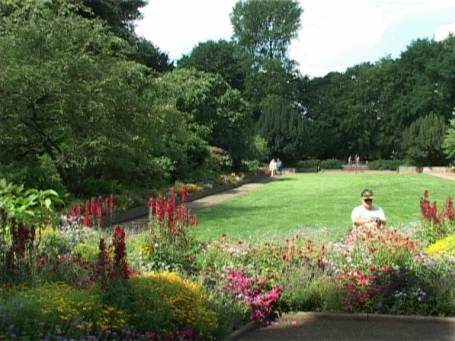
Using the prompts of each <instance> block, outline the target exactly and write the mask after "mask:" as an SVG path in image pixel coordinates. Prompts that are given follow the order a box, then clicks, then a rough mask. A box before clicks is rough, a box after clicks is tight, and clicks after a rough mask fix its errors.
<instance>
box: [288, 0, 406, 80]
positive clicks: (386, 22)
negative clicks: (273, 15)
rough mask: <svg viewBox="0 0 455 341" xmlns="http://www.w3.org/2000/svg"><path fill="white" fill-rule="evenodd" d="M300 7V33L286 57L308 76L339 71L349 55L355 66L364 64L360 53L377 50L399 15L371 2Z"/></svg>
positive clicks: (309, 1)
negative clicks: (353, 57) (355, 57)
mask: <svg viewBox="0 0 455 341" xmlns="http://www.w3.org/2000/svg"><path fill="white" fill-rule="evenodd" d="M302 7H303V8H304V13H303V16H302V29H301V31H300V33H299V38H298V39H297V41H295V42H294V43H293V44H292V46H291V49H290V56H291V57H292V58H293V59H296V60H297V61H300V67H301V70H302V72H303V73H307V74H309V75H311V76H321V75H324V74H326V73H327V72H329V71H343V70H344V69H345V68H346V66H347V65H345V64H344V63H345V59H349V55H352V54H353V53H352V52H353V51H355V54H356V55H357V57H358V62H360V61H362V60H364V58H362V55H364V54H365V53H364V52H365V51H368V50H369V49H372V48H376V47H378V46H379V45H380V43H381V41H382V38H383V35H384V32H385V31H386V30H387V29H388V28H390V27H392V26H393V25H396V24H397V23H398V22H399V21H400V15H399V13H391V12H390V11H388V10H387V8H385V7H384V6H378V4H377V2H373V1H357V0H346V1H339V2H338V1H337V2H333V1H330V2H329V1H321V0H319V1H318V0H302ZM352 64H354V63H351V65H352Z"/></svg>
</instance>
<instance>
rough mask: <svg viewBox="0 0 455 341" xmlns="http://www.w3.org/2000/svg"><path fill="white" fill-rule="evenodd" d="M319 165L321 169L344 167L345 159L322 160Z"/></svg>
mask: <svg viewBox="0 0 455 341" xmlns="http://www.w3.org/2000/svg"><path fill="white" fill-rule="evenodd" d="M319 166H320V168H321V169H343V161H341V160H337V159H327V160H322V161H321V162H320V164H319Z"/></svg>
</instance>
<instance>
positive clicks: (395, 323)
mask: <svg viewBox="0 0 455 341" xmlns="http://www.w3.org/2000/svg"><path fill="white" fill-rule="evenodd" d="M237 340H242V341H253V340H264V341H266V340H269V341H281V340H283V341H284V340H285V341H292V340H296V341H297V340H305V341H351V340H356V341H357V340H358V341H432V340H434V341H455V319H454V318H445V319H443V318H425V317H418V316H416V317H414V316H408V317H401V316H389V315H366V314H364V315H362V314H358V315H349V314H323V313H295V314H288V315H284V316H283V317H282V318H281V319H280V320H279V321H278V322H275V323H273V324H272V325H271V326H269V327H267V328H260V329H257V330H254V331H252V332H250V333H247V334H245V335H243V336H241V337H240V338H238V339H237Z"/></svg>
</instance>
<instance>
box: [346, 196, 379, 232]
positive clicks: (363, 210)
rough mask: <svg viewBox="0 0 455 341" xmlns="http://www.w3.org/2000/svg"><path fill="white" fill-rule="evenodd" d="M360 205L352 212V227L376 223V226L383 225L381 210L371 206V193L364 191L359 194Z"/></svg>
mask: <svg viewBox="0 0 455 341" xmlns="http://www.w3.org/2000/svg"><path fill="white" fill-rule="evenodd" d="M360 196H361V197H362V200H361V201H362V205H360V206H357V207H355V208H354V209H353V210H352V214H351V220H352V224H353V225H354V226H360V225H363V224H365V223H369V222H376V223H378V225H384V224H385V223H386V218H385V215H384V211H383V210H382V208H380V207H378V206H375V205H373V191H371V190H369V189H364V190H363V191H362V193H361V194H360Z"/></svg>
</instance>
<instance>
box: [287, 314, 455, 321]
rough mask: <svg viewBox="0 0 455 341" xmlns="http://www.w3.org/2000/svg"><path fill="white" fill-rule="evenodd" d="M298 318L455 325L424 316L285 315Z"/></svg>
mask: <svg viewBox="0 0 455 341" xmlns="http://www.w3.org/2000/svg"><path fill="white" fill-rule="evenodd" d="M285 315H287V316H296V317H308V318H311V317H318V318H338V319H350V320H365V321H389V320H395V321H400V322H423V321H427V322H436V323H455V317H440V316H424V315H390V314H368V313H353V314H346V313H329V312H305V311H301V312H293V313H288V314H285Z"/></svg>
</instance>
